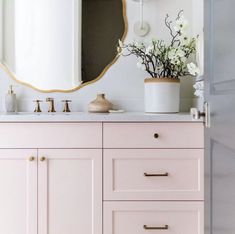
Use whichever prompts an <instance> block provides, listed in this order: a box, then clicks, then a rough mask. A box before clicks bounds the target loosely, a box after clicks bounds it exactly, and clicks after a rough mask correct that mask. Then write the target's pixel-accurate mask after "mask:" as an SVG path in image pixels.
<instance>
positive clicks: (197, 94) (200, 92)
mask: <svg viewBox="0 0 235 234" xmlns="http://www.w3.org/2000/svg"><path fill="white" fill-rule="evenodd" d="M194 95H195V96H197V97H201V98H202V97H203V96H204V91H203V90H196V91H195V92H194Z"/></svg>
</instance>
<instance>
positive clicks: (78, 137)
mask: <svg viewBox="0 0 235 234" xmlns="http://www.w3.org/2000/svg"><path fill="white" fill-rule="evenodd" d="M0 139H1V141H0V148H101V147H102V124H101V123H0Z"/></svg>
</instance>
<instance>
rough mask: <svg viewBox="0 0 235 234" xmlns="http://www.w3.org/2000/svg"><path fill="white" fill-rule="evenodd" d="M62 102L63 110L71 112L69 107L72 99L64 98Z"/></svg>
mask: <svg viewBox="0 0 235 234" xmlns="http://www.w3.org/2000/svg"><path fill="white" fill-rule="evenodd" d="M62 102H64V110H63V112H71V110H70V108H69V103H70V102H72V101H71V100H62Z"/></svg>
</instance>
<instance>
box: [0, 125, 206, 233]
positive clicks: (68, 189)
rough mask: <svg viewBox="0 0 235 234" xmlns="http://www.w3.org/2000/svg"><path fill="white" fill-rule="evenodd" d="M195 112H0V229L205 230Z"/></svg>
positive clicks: (200, 130)
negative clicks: (29, 117) (2, 118)
mask: <svg viewBox="0 0 235 234" xmlns="http://www.w3.org/2000/svg"><path fill="white" fill-rule="evenodd" d="M203 141H204V139H203V124H202V123H201V122H191V121H188V122H172V121H171V122H131V121H128V122H118V121H116V122H111V121H97V122H94V121H93V122H92V121H90V122H85V121H83V122H61V123H59V122H50V123H49V122H48V123H47V122H24V123H20V122H0V186H1V193H0V233H1V234H78V233H79V234H80V233H81V234H148V233H165V234H189V233H190V234H203V226H204V225H203V206H204V191H203V186H204V169H203V164H204V158H203V148H204V143H203Z"/></svg>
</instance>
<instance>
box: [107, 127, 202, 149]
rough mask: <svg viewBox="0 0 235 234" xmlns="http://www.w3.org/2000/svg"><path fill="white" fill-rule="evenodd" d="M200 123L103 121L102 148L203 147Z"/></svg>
mask: <svg viewBox="0 0 235 234" xmlns="http://www.w3.org/2000/svg"><path fill="white" fill-rule="evenodd" d="M203 131H204V127H203V124H202V123H104V137H103V139H104V148H132V149H133V148H144V149H146V148H204V137H203V135H204V134H203Z"/></svg>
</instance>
